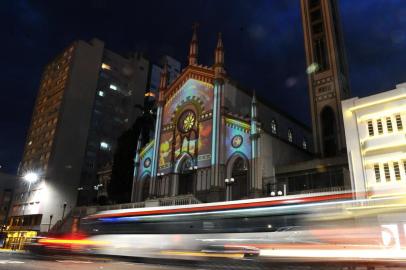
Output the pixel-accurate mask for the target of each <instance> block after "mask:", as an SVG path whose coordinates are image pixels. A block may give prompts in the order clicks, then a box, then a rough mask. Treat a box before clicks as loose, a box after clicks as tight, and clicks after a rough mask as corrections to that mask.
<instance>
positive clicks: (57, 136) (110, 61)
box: [10, 39, 149, 231]
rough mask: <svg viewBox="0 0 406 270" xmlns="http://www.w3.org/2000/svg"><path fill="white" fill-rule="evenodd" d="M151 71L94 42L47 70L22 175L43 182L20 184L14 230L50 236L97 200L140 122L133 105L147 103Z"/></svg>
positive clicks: (74, 48)
mask: <svg viewBox="0 0 406 270" xmlns="http://www.w3.org/2000/svg"><path fill="white" fill-rule="evenodd" d="M148 65H149V62H148V61H147V60H146V59H145V58H143V57H142V56H141V55H140V54H134V55H131V56H129V57H122V56H120V55H118V54H116V53H114V52H112V51H109V50H107V49H106V48H105V47H104V43H103V42H102V41H100V40H97V39H94V40H92V41H91V42H85V41H76V42H73V44H71V45H70V46H69V47H68V48H67V49H65V50H64V51H63V52H62V53H61V54H59V55H58V56H57V57H56V58H55V59H53V60H52V61H51V62H50V63H49V64H48V65H47V66H46V67H45V69H44V72H43V75H42V79H41V83H40V87H39V92H38V96H37V100H36V102H35V107H34V112H33V115H32V119H31V124H30V128H29V130H28V134H27V139H26V145H25V149H24V154H23V158H22V161H21V164H20V168H19V175H21V176H23V175H25V174H26V173H28V172H34V173H37V174H38V175H39V180H38V181H35V182H33V183H31V184H30V185H28V183H26V182H24V181H20V182H19V183H20V184H19V186H18V187H17V190H16V196H15V197H14V200H13V206H12V211H11V218H10V224H11V225H12V226H17V227H20V228H21V227H22V228H23V229H27V230H28V229H30V230H36V231H47V230H48V229H49V228H50V227H51V226H52V225H53V224H55V223H56V222H58V221H59V220H61V219H62V218H63V216H64V215H66V214H68V213H69V212H70V211H71V209H72V208H73V207H74V206H75V205H76V203H77V202H79V203H80V204H85V203H89V202H91V201H93V200H94V198H96V196H97V190H96V189H95V185H97V184H98V180H97V171H98V169H100V168H103V166H104V165H105V164H106V163H107V162H111V160H112V156H113V152H114V149H115V141H116V138H117V137H118V136H119V135H120V134H121V133H122V132H123V131H124V130H126V129H127V128H128V127H129V126H130V125H131V124H132V122H133V120H134V119H135V117H136V116H137V111H135V110H134V104H137V103H140V104H142V103H143V100H144V92H145V88H146V85H147V73H148ZM78 189H79V190H78ZM78 191H79V195H78Z"/></svg>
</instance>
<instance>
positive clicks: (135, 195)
mask: <svg viewBox="0 0 406 270" xmlns="http://www.w3.org/2000/svg"><path fill="white" fill-rule="evenodd" d="M141 144H142V135H141V132H140V135H139V136H138V141H137V149H136V152H135V158H134V175H133V186H132V190H131V202H136V201H137V200H138V197H139V195H138V194H139V189H140V188H141V186H140V184H139V183H140V182H139V180H141V179H138V178H139V176H140V175H139V166H140V151H141Z"/></svg>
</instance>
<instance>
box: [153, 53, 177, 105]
mask: <svg viewBox="0 0 406 270" xmlns="http://www.w3.org/2000/svg"><path fill="white" fill-rule="evenodd" d="M165 63H166V64H167V68H168V76H169V83H172V82H173V81H174V80H175V79H176V77H178V75H179V74H180V72H181V63H180V62H179V61H178V60H176V59H174V58H173V57H170V56H168V55H165V56H163V57H162V58H161V60H160V63H159V64H151V65H150V70H149V80H148V86H147V90H148V91H149V92H151V93H153V94H154V95H155V97H156V98H157V97H158V88H159V82H160V78H161V73H162V67H163V66H164V64H165Z"/></svg>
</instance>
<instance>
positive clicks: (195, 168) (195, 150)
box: [132, 29, 313, 202]
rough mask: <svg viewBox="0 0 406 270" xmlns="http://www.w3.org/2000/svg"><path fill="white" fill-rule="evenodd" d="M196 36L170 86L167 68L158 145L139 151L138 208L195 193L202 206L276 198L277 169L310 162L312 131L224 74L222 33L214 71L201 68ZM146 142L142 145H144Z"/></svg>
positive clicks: (161, 92) (135, 188) (162, 82)
mask: <svg viewBox="0 0 406 270" xmlns="http://www.w3.org/2000/svg"><path fill="white" fill-rule="evenodd" d="M197 59H198V43H197V34H196V29H195V30H194V32H193V37H192V41H191V44H190V50H189V65H188V66H187V67H186V68H185V69H184V70H183V71H182V72H181V74H179V76H178V77H177V78H176V79H175V80H174V81H173V82H172V83H171V84H168V71H167V68H166V67H164V69H163V71H162V74H161V80H160V87H159V97H158V100H157V120H156V125H155V135H154V139H153V140H152V141H151V142H150V143H148V144H147V145H146V146H144V147H142V148H141V146H140V144H139V147H138V149H137V154H136V157H135V170H134V183H133V192H132V201H134V202H135V201H145V200H148V199H153V198H161V197H173V196H180V195H187V194H192V195H193V196H194V197H196V198H197V199H198V200H199V201H201V202H213V201H223V200H237V199H244V198H254V197H260V196H266V195H269V192H270V188H269V186H270V185H272V184H273V183H274V182H275V166H279V165H283V164H287V163H291V162H300V161H304V160H308V159H310V158H311V156H312V154H311V150H310V149H312V148H313V145H312V135H311V130H310V129H309V128H307V127H306V126H304V125H302V124H301V123H300V122H298V121H296V120H295V119H293V118H292V117H290V116H288V115H286V114H285V113H283V112H281V111H279V110H277V109H275V108H273V107H272V106H270V105H269V104H266V103H265V102H262V101H260V100H257V98H256V96H255V94H254V93H252V92H251V91H247V90H244V89H242V88H241V87H239V86H238V85H236V84H235V83H234V82H233V81H232V80H231V79H230V78H229V77H228V76H227V74H226V72H225V69H224V48H223V42H222V38H221V34H219V36H218V40H217V46H216V49H215V53H214V65H213V66H211V67H207V66H202V65H199V64H198V62H197ZM140 141H141V140H139V142H140Z"/></svg>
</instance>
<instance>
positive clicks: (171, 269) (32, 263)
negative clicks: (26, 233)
mask: <svg viewBox="0 0 406 270" xmlns="http://www.w3.org/2000/svg"><path fill="white" fill-rule="evenodd" d="M168 263H169V262H161V261H150V262H148V263H140V262H136V261H134V260H132V259H123V258H109V257H92V256H60V255H59V256H39V255H31V254H23V253H13V252H0V270H3V269H4V270H71V269H72V270H158V269H159V270H189V269H198V270H226V269H232V270H259V269H267V270H310V269H311V270H313V269H314V270H316V269H317V270H369V269H374V270H389V269H390V270H395V269H396V270H400V269H405V268H404V267H384V266H380V267H376V268H367V267H365V266H362V267H356V268H348V267H346V266H343V265H341V266H337V265H334V264H329V265H317V266H316V265H300V264H298V263H294V264H293V263H292V264H290V263H288V264H286V263H283V264H280V263H278V262H273V263H270V264H268V265H257V264H255V263H249V262H248V263H245V264H244V263H242V262H240V261H229V262H226V263H224V262H199V263H196V262H195V263H173V262H170V263H169V265H168Z"/></svg>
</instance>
